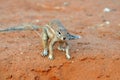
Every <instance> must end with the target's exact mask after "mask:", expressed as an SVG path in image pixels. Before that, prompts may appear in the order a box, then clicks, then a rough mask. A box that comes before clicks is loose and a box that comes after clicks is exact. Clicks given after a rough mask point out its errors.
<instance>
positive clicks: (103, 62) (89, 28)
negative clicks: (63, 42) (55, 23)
mask: <svg viewBox="0 0 120 80" xmlns="http://www.w3.org/2000/svg"><path fill="white" fill-rule="evenodd" d="M104 8H110V9H111V11H110V12H104ZM56 18H57V19H60V20H61V21H62V23H63V24H64V25H65V26H66V28H67V29H68V31H69V32H70V33H73V34H77V35H81V36H82V38H81V39H78V40H73V41H69V42H70V46H71V50H70V52H71V56H72V59H71V60H67V59H66V58H65V54H64V52H61V51H58V50H57V49H56V48H55V50H54V54H55V59H54V60H49V59H48V58H47V57H42V56H41V52H42V50H43V48H42V44H41V38H40V37H39V36H38V35H37V34H36V33H35V32H34V31H20V32H19V31H15V32H9V33H0V80H120V0H65V1H63V0H56V1H55V0H54V1H53V0H0V29H4V28H8V27H12V26H16V25H20V24H23V23H34V24H37V25H45V24H46V23H47V22H49V21H51V20H52V19H56ZM106 21H109V22H110V24H104V23H105V22H106ZM102 24H104V25H102ZM39 32H40V33H41V30H39Z"/></svg>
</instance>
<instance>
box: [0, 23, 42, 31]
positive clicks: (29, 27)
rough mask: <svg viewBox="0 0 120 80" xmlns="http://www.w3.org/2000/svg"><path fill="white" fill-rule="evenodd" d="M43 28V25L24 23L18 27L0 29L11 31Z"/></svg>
mask: <svg viewBox="0 0 120 80" xmlns="http://www.w3.org/2000/svg"><path fill="white" fill-rule="evenodd" d="M39 28H41V26H37V25H33V24H23V25H20V26H16V27H10V28H6V29H0V32H11V31H23V30H37V29H39Z"/></svg>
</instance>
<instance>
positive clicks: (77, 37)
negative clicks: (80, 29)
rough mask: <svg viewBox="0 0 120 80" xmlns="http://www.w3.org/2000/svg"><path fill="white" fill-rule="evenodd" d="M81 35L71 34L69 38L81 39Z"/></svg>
mask: <svg viewBox="0 0 120 80" xmlns="http://www.w3.org/2000/svg"><path fill="white" fill-rule="evenodd" d="M80 38H81V36H77V35H72V34H69V40H74V39H80Z"/></svg>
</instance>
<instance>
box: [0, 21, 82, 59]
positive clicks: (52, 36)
mask: <svg viewBox="0 0 120 80" xmlns="http://www.w3.org/2000/svg"><path fill="white" fill-rule="evenodd" d="M39 28H42V34H41V38H42V44H43V47H44V50H43V52H42V56H47V55H48V58H49V59H51V60H52V59H54V55H53V47H54V44H55V43H56V42H58V43H59V46H58V49H59V50H61V51H65V52H66V58H67V59H70V58H71V56H70V53H69V44H68V41H67V40H74V39H79V38H81V36H76V35H71V34H70V33H69V32H68V31H67V30H66V28H65V27H64V26H63V24H62V23H61V21H60V20H52V21H51V22H49V23H48V24H46V25H45V26H37V25H33V24H29V25H28V24H27V25H26V24H25V25H21V26H19V27H11V28H7V29H3V30H0V32H5V31H7V32H8V31H16V30H18V31H20V30H37V29H39ZM48 40H49V42H48Z"/></svg>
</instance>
